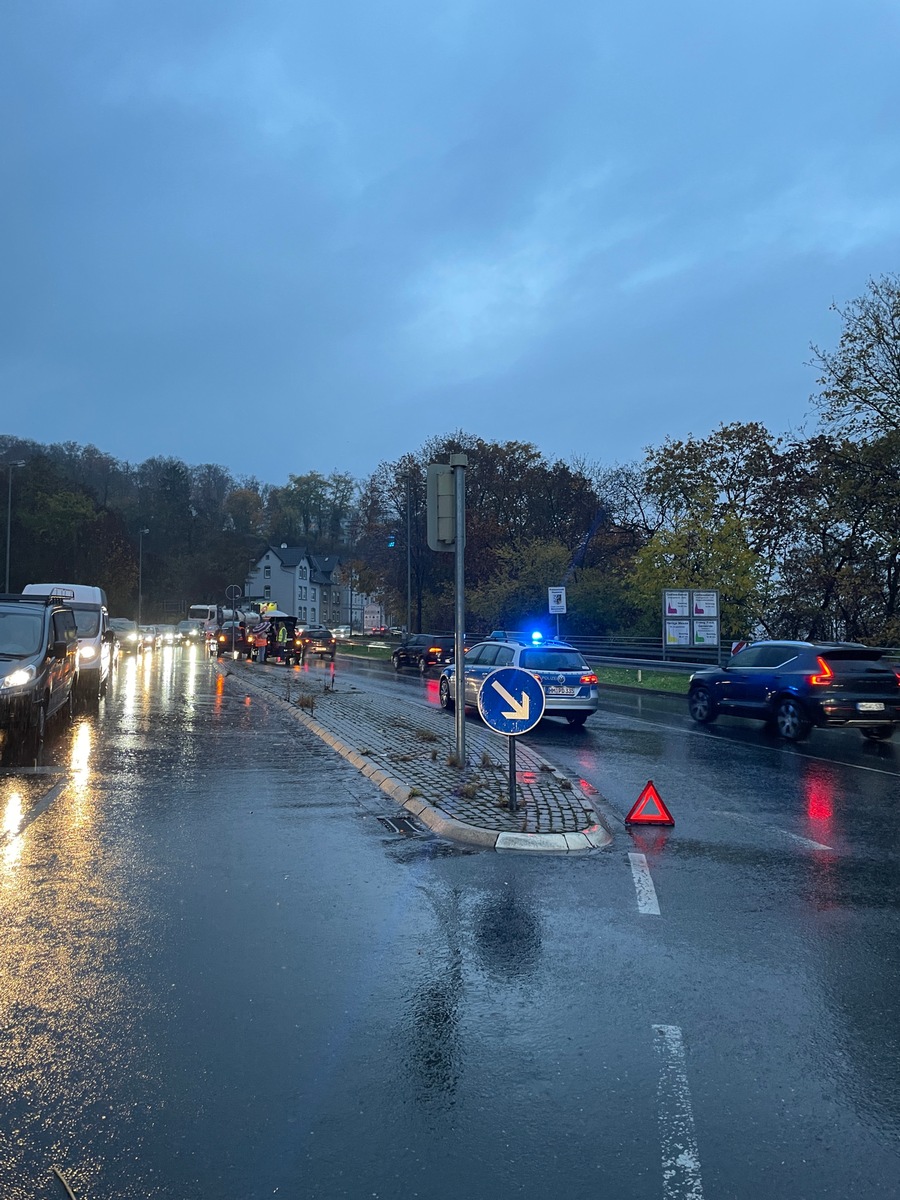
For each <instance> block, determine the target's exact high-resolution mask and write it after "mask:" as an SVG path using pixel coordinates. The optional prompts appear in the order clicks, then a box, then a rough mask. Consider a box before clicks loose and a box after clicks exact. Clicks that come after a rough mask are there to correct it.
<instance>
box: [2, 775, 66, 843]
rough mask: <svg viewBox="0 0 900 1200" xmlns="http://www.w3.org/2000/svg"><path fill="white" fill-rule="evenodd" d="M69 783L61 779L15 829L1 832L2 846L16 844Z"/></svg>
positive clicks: (35, 804) (45, 793)
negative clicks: (21, 835) (18, 838)
mask: <svg viewBox="0 0 900 1200" xmlns="http://www.w3.org/2000/svg"><path fill="white" fill-rule="evenodd" d="M68 782H69V781H68V779H61V780H60V781H59V783H55V784H54V785H53V787H52V788H50V790H49V791H48V792H44V794H43V796H41V797H40V798H39V799H38V800H37V801H36V802H35V803H34V804H33V805H32V806H31V808H29V810H28V812H27V813H25V815H24V816H23V817H22V819H21V821H19V822H18V824H17V825H16V827H15V828H14V829H7V830H3V831H0V846H5V845H6V844H7V843H8V842H9V843H12V842H14V841H15V840H16V838H17V837H19V835H20V834H21V833H23V832H24V830H26V829H27V828H28V826H29V825H30V824H31V822H32V821H35V820H37V818H38V817H39V816H40V815H41V813H42V812H44V811H45V810H46V809H48V808H49V807H50V805H51V804H52V803H53V801H54V800H55V799H56V797H57V796H58V795H59V794H60V792H62V791H64V789H65V788H66V786H67V785H68Z"/></svg>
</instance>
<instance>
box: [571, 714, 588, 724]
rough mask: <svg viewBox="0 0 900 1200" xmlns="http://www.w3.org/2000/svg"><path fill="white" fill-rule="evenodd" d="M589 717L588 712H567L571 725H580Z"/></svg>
mask: <svg viewBox="0 0 900 1200" xmlns="http://www.w3.org/2000/svg"><path fill="white" fill-rule="evenodd" d="M587 719H588V714H587V713H586V712H574V713H566V720H567V721H568V722H569V724H570V725H576V726H579V727H580V726H581V725H583V724H584V723H585V721H586V720H587Z"/></svg>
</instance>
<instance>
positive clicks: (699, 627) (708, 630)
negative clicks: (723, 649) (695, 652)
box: [692, 619, 719, 646]
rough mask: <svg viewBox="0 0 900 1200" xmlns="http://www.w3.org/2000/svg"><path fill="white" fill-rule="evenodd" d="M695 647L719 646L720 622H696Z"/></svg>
mask: <svg viewBox="0 0 900 1200" xmlns="http://www.w3.org/2000/svg"><path fill="white" fill-rule="evenodd" d="M692 624H693V626H694V645H695V646H718V644H719V622H718V621H715V620H712V621H710V620H706V619H704V620H701V621H698V620H694V621H693V622H692Z"/></svg>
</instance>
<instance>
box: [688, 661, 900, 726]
mask: <svg viewBox="0 0 900 1200" xmlns="http://www.w3.org/2000/svg"><path fill="white" fill-rule="evenodd" d="M898 670H900V667H898V668H895V667H893V666H892V665H891V664H890V663H889V662H888V661H887V660H886V659H885V658H884V657H883V656H882V654H881V651H879V650H873V649H872V648H871V647H869V646H861V645H858V644H857V643H855V642H753V643H751V645H749V646H748V647H747V648H746V649H745V650H741V651H740V652H739V653H737V654H735V655H734V656H733V657H732V658H731V659H730V660H729V661H728V663H727V664H726V665H725V666H724V667H707V668H705V669H704V670H702V671H695V672H694V674H693V675H692V676H691V681H690V687H689V691H688V709H689V710H690V714H691V716H692V717H693V718H694V720H695V721H699V722H700V723H701V724H708V723H709V722H710V721H714V720H715V719H716V717H717V716H718V715H719V713H727V714H728V715H729V716H735V717H755V718H757V720H760V721H765V722H766V723H767V724H769V725H771V726H772V727H773V728H774V729H775V730H777V732H778V733H779V734H780V735H781V736H782V737H783V738H786V739H787V740H788V741H791V742H796V741H799V740H800V739H801V738H805V737H806V736H807V735H808V734H809V732H810V730H811V729H812V727H813V726H814V725H820V726H826V727H832V726H844V725H855V726H856V727H857V728H858V729H859V730H860V732H861V733H862V735H863V737H865V738H869V739H870V740H872V741H884V740H886V739H887V738H889V737H891V736H892V735H893V732H894V729H895V728H896V726H897V725H898V723H900V676H898V673H897V672H898Z"/></svg>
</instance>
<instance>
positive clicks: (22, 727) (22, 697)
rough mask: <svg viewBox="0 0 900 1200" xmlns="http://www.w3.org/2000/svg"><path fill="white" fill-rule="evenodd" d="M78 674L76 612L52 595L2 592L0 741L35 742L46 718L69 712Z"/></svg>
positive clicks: (11, 745)
mask: <svg viewBox="0 0 900 1200" xmlns="http://www.w3.org/2000/svg"><path fill="white" fill-rule="evenodd" d="M77 677H78V630H77V627H76V625H75V614H74V613H73V612H72V611H71V609H68V608H64V607H63V605H62V603H61V602H60V601H59V600H58V599H55V598H54V597H52V596H19V595H0V739H2V742H3V750H4V751H6V750H7V749H12V750H15V748H16V746H17V745H18V746H22V745H24V744H25V743H26V742H28V741H29V740H30V741H31V742H32V743H33V744H36V745H39V744H40V743H41V741H43V738H44V730H45V728H46V725H47V721H48V720H49V719H50V718H51V717H52V716H53V715H54V713H57V712H59V711H60V710H63V711H65V712H67V713H68V714H69V716H70V717H71V716H72V711H73V704H74V688H75V681H76V679H77Z"/></svg>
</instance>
